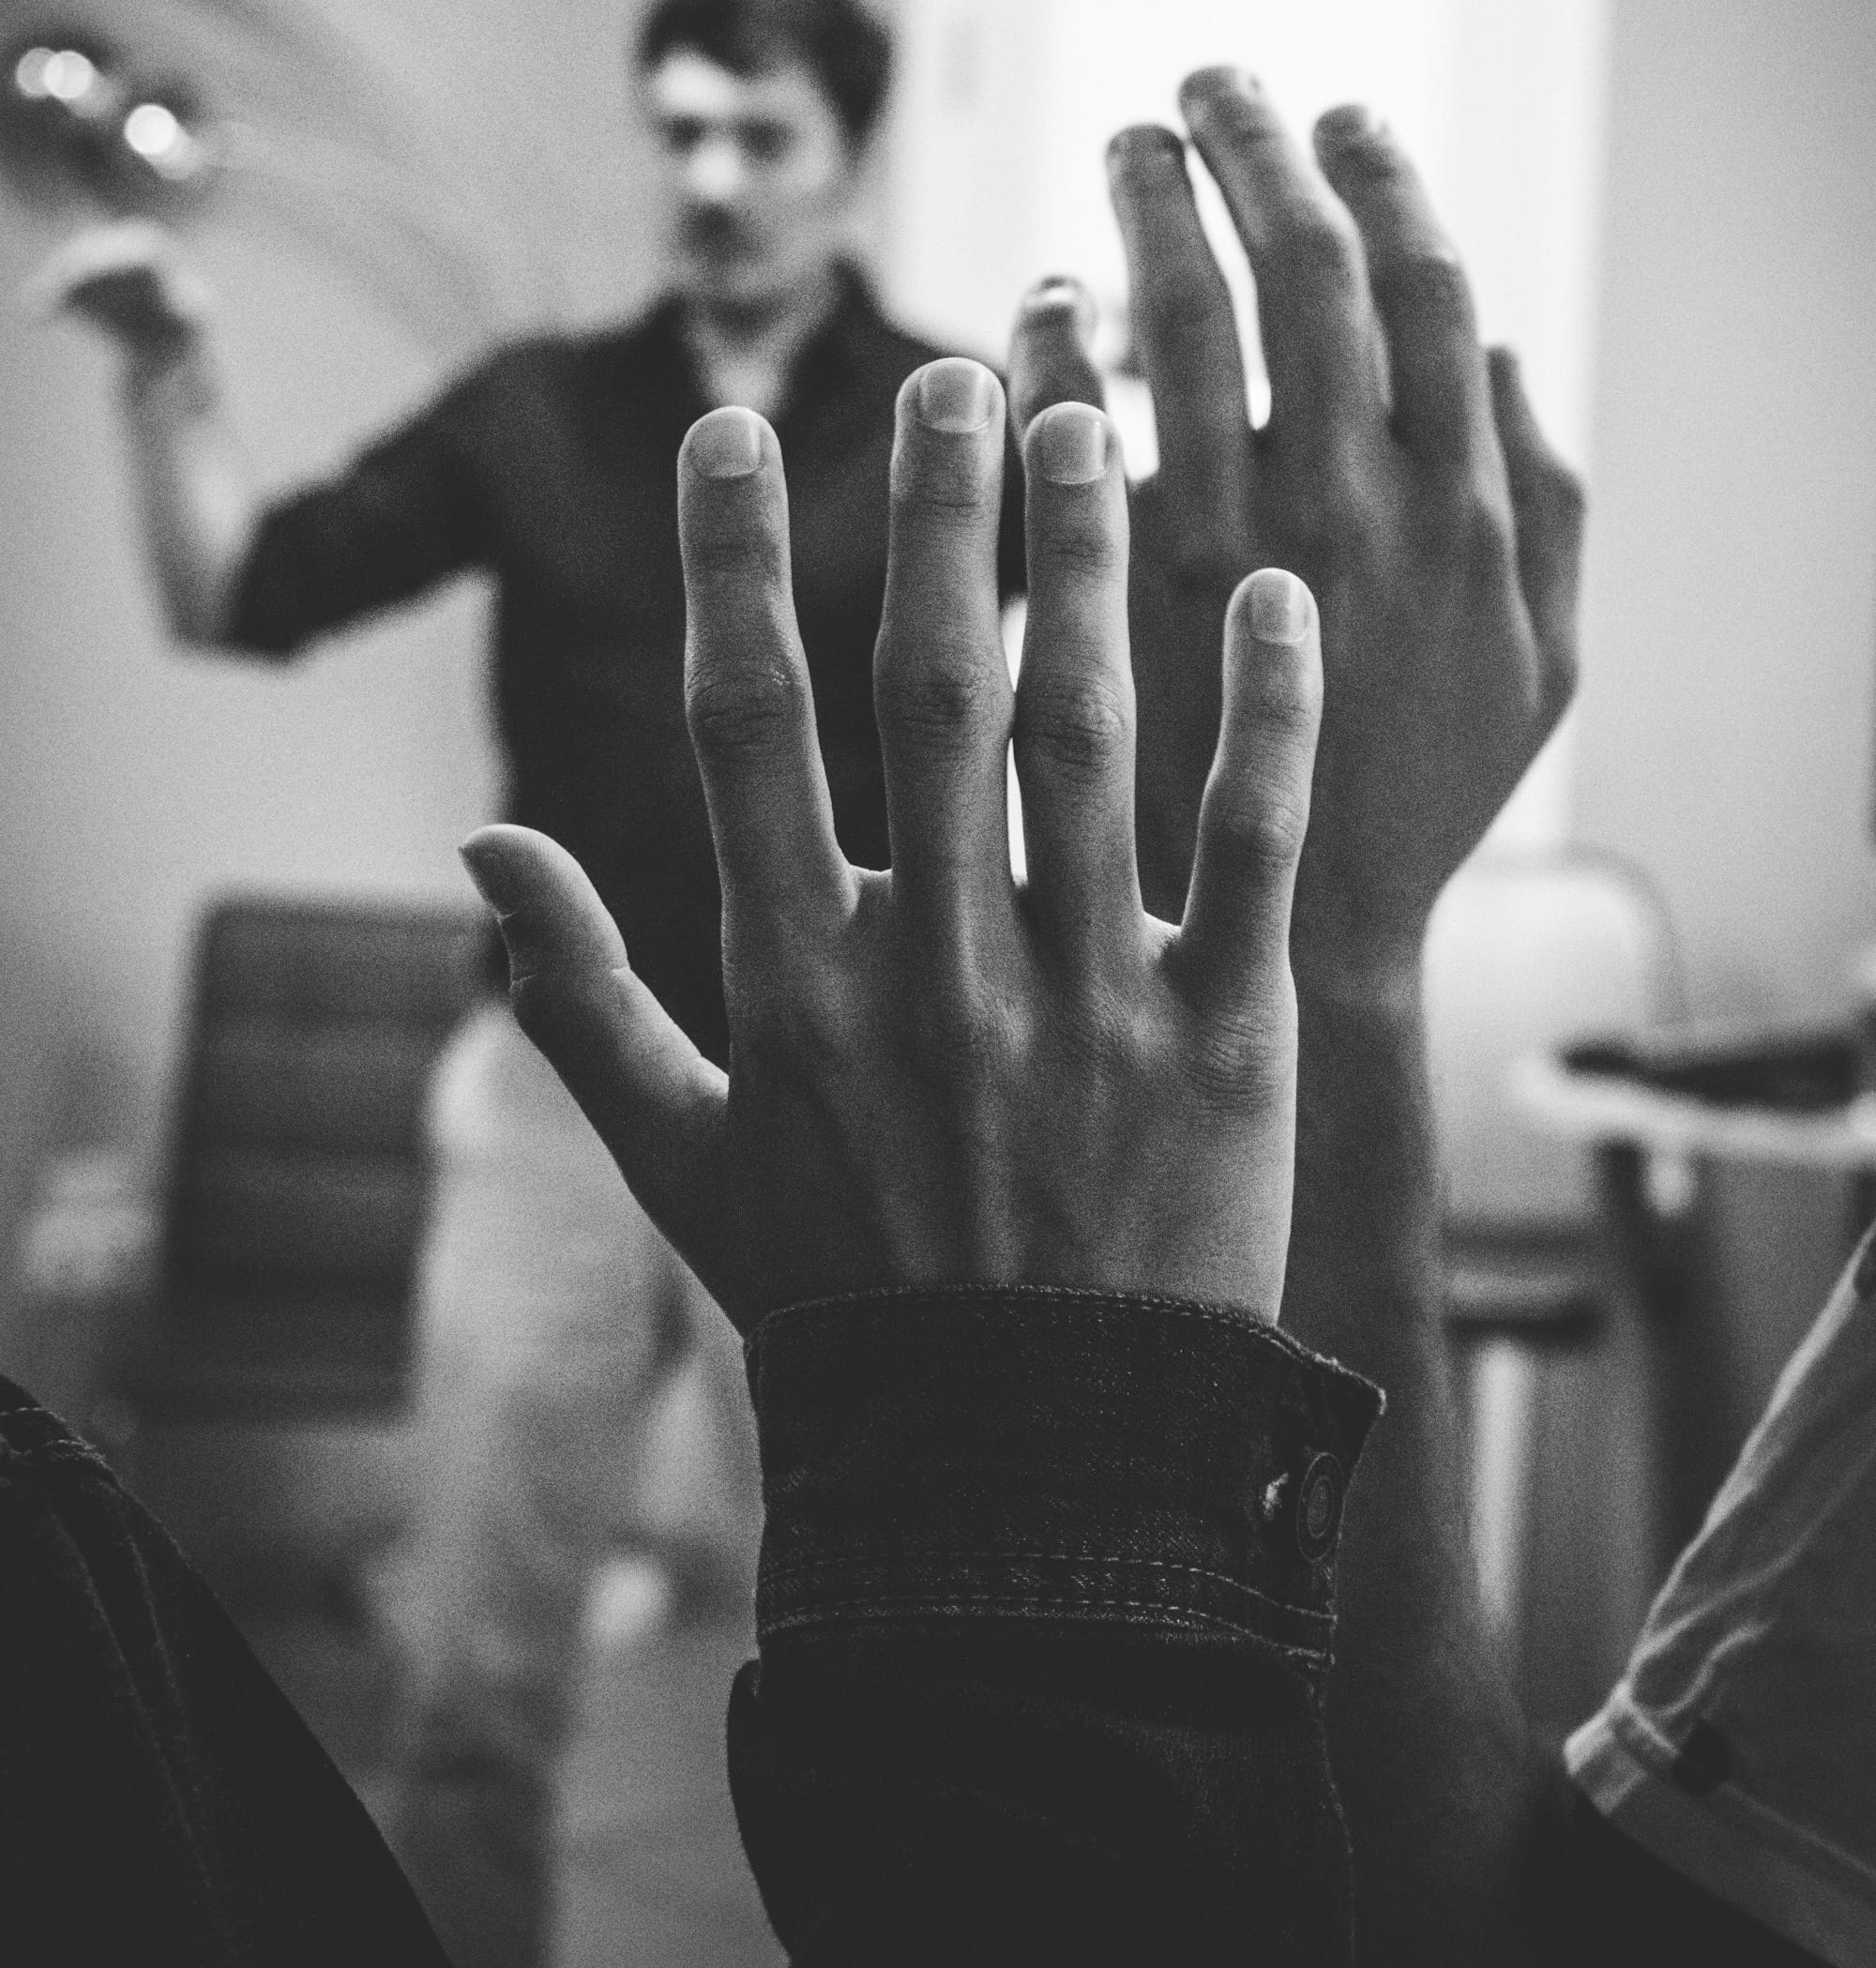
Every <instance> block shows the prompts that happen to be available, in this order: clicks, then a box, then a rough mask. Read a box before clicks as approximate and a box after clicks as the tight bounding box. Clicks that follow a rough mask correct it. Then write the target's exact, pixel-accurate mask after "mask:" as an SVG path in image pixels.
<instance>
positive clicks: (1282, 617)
mask: <svg viewBox="0 0 1876 1968" xmlns="http://www.w3.org/2000/svg"><path fill="white" fill-rule="evenodd" d="M1245 586H1246V588H1247V589H1248V592H1249V596H1250V632H1251V634H1252V635H1254V636H1255V637H1256V638H1257V639H1258V641H1259V642H1260V643H1300V642H1301V641H1302V640H1303V639H1304V637H1306V636H1307V635H1308V634H1309V589H1308V588H1306V587H1305V586H1304V585H1303V583H1301V582H1300V581H1298V580H1297V579H1296V577H1295V575H1294V574H1290V573H1286V572H1285V571H1284V570H1283V568H1259V569H1258V571H1257V572H1256V573H1255V574H1253V575H1252V576H1251V577H1250V579H1249V580H1248V582H1246V583H1245Z"/></svg>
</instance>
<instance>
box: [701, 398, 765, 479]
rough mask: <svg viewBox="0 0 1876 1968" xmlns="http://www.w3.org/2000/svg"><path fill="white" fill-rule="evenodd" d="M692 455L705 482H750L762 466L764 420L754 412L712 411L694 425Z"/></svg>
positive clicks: (735, 410)
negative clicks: (724, 479) (738, 480)
mask: <svg viewBox="0 0 1876 1968" xmlns="http://www.w3.org/2000/svg"><path fill="white" fill-rule="evenodd" d="M689 451H690V459H691V462H692V463H693V464H695V465H696V467H697V469H698V470H699V471H700V472H702V473H703V476H704V477H706V478H747V477H749V474H750V473H751V472H753V471H754V470H756V469H757V467H758V466H759V465H760V464H761V463H762V455H763V452H762V419H761V417H759V416H757V415H756V414H755V412H754V411H753V410H737V409H729V410H713V411H711V413H710V415H709V416H706V417H701V418H700V419H699V420H698V421H697V422H696V423H694V424H692V425H691V427H690V440H689Z"/></svg>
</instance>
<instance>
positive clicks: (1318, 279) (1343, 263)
mask: <svg viewBox="0 0 1876 1968" xmlns="http://www.w3.org/2000/svg"><path fill="white" fill-rule="evenodd" d="M1273 257H1274V258H1275V260H1276V261H1277V263H1278V269H1279V277H1280V278H1281V279H1284V280H1295V281H1301V282H1307V283H1308V284H1309V285H1310V286H1312V287H1327V288H1331V289H1335V290H1341V289H1344V288H1347V289H1353V288H1354V284H1355V279H1356V274H1357V271H1358V269H1359V268H1360V265H1361V244H1360V241H1359V240H1358V239H1357V238H1356V236H1355V232H1354V226H1353V224H1352V223H1351V222H1350V221H1349V220H1348V219H1347V218H1345V217H1343V216H1340V215H1339V214H1337V213H1333V212H1329V211H1325V210H1324V209H1323V208H1322V207H1320V206H1317V205H1302V206H1295V207H1293V208H1292V211H1291V213H1290V215H1289V217H1288V219H1287V220H1285V221H1284V222H1283V223H1282V224H1280V225H1279V226H1278V231H1277V235H1276V238H1275V241H1274V250H1273Z"/></svg>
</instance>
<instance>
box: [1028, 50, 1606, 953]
mask: <svg viewBox="0 0 1876 1968" xmlns="http://www.w3.org/2000/svg"><path fill="white" fill-rule="evenodd" d="M1181 106H1182V108H1183V110H1184V112H1185V115H1186V118H1187V121H1188V124H1189V126H1190V129H1191V134H1192V140H1193V142H1194V144H1196V146H1197V148H1198V151H1199V155H1200V156H1201V157H1202V158H1203V160H1204V163H1205V166H1206V168H1207V169H1208V170H1209V171H1210V173H1211V174H1212V176H1213V177H1214V178H1215V179H1216V180H1217V182H1218V187H1219V189H1220V190H1221V191H1222V192H1223V194H1224V197H1225V201H1226V203H1227V204H1228V205H1229V207H1230V210H1231V213H1232V217H1233V220H1234V221H1235V224H1236V229H1237V233H1238V236H1239V237H1240V239H1241V240H1242V241H1243V243H1244V248H1245V251H1246V253H1247V255H1248V258H1249V261H1250V266H1251V271H1252V274H1253V276H1254V277H1255V280H1256V283H1257V298H1258V320H1259V327H1260V331H1261V334H1262V337H1263V350H1264V356H1265V361H1266V365H1267V368H1268V370H1269V374H1270V387H1271V410H1270V416H1269V419H1268V421H1267V423H1266V424H1265V425H1264V426H1263V429H1262V430H1257V431H1253V430H1252V429H1251V427H1250V422H1249V416H1248V409H1247V400H1246V391H1245V379H1244V370H1243V363H1242V359H1241V356H1240V352H1239V344H1238V338H1237V332H1236V327H1235V324H1234V322H1233V315H1232V305H1231V300H1230V296H1229V294H1228V291H1227V289H1226V286H1225V282H1224V278H1223V276H1222V274H1221V273H1220V272H1219V270H1218V264H1217V262H1216V261H1215V259H1214V258H1213V255H1212V251H1211V249H1210V247H1209V245H1208V243H1207V241H1206V239H1205V235H1204V234H1203V229H1202V227H1201V224H1200V220H1199V214H1198V209H1197V206H1196V205H1195V204H1194V202H1193V196H1192V187H1191V183H1190V180H1189V179H1188V175H1187V169H1186V157H1185V146H1184V144H1182V143H1181V141H1180V140H1179V139H1178V138H1177V137H1175V136H1174V135H1173V134H1172V132H1171V131H1168V130H1164V129H1156V128H1151V127H1144V128H1140V129H1130V130H1126V131H1123V132H1122V134H1121V135H1120V136H1118V137H1117V138H1115V139H1114V142H1113V144H1112V147H1111V149H1110V152H1109V170H1110V178H1111V184H1112V194H1113V201H1114V208H1115V211H1116V213H1117V214H1118V217H1119V220H1120V226H1121V232H1122V235H1123V238H1124V241H1125V244H1126V249H1127V263H1128V269H1129V276H1130V280H1131V285H1132V322H1133V332H1134V336H1135V340H1136V343H1137V347H1138V351H1139V354H1140V356H1141V358H1142V362H1143V365H1144V368H1145V371H1146V376H1147V380H1148V383H1149V385H1150V386H1151V389H1152V392H1153V402H1154V412H1155V416H1156V418H1157V424H1158V435H1159V448H1160V464H1159V469H1158V471H1157V474H1156V475H1155V476H1154V477H1153V478H1151V479H1150V480H1148V481H1147V482H1146V483H1144V484H1143V485H1142V486H1141V487H1140V488H1138V492H1137V495H1136V498H1135V502H1134V573H1133V594H1132V611H1131V613H1132V635H1133V648H1134V674H1135V684H1136V688H1137V689H1138V692H1139V700H1140V790H1139V800H1140V853H1141V874H1142V884H1143V886H1144V889H1145V894H1146V899H1147V901H1148V904H1149V906H1152V907H1155V908H1157V909H1159V910H1161V911H1162V912H1172V911H1176V909H1177V906H1178V901H1179V898H1181V897H1182V896H1183V895H1184V893H1185V884H1186V875H1187V870H1188V866H1189V862H1190V855H1191V850H1192V842H1193V839H1194V829H1195V825H1196V821H1197V814H1198V808H1199V793H1200V788H1201V786H1202V785H1203V778H1204V773H1205V770H1206V766H1207V764H1208V762H1209V758H1210V744H1211V738H1210V734H1211V733H1212V732H1213V731H1214V730H1215V729H1216V723H1217V694H1216V691H1217V686H1216V682H1215V680H1214V671H1215V665H1214V662H1213V659H1212V656H1211V653H1210V652H1211V642H1212V639H1213V637H1214V635H1215V634H1216V626H1215V625H1216V624H1217V621H1218V614H1219V612H1220V610H1221V609H1222V607H1223V604H1224V599H1225V597H1226V596H1227V595H1228V594H1229V593H1230V592H1231V589H1232V587H1233V585H1234V583H1236V582H1237V581H1239V580H1240V579H1241V578H1242V577H1243V575H1244V574H1245V573H1246V572H1247V571H1248V570H1249V569H1250V568H1258V567H1264V566H1268V565H1272V564H1276V565H1280V566H1283V567H1287V568H1295V569H1296V570H1298V571H1299V572H1300V573H1301V574H1302V575H1303V576H1304V577H1305V578H1306V579H1307V580H1308V581H1309V583H1310V585H1311V586H1312V587H1313V588H1314V590H1315V593H1316V595H1317V597H1318V598H1319V600H1320V602H1321V604H1322V614H1323V657H1324V671H1325V682H1324V714H1323V729H1322V744H1321V749H1320V753H1319V757H1318V761H1317V767H1316V778H1315V803H1314V817H1313V819H1312V821H1311V824H1310V827H1309V845H1308V847H1307V849H1306V851H1305V854H1304V858H1303V868H1302V872H1301V875H1300V877H1299V881H1298V886H1297V896H1296V915H1297V937H1296V941H1295V946H1294V949H1295V956H1296V961H1297V964H1298V968H1299V981H1301V980H1302V976H1303V973H1304V972H1305V971H1306V970H1307V971H1313V970H1314V969H1315V968H1316V967H1317V966H1318V965H1320V966H1321V967H1322V969H1323V970H1324V972H1326V973H1329V974H1331V975H1336V976H1341V977H1344V978H1355V979H1358V978H1361V977H1364V976H1369V975H1371V974H1372V973H1373V972H1374V971H1375V970H1376V969H1377V968H1380V969H1381V970H1382V971H1384V973H1386V974H1389V975H1399V974H1400V973H1401V972H1402V970H1403V967H1404V969H1406V970H1411V969H1412V968H1413V967H1414V966H1416V965H1417V962H1418V956H1419V947H1420V940H1421V936H1422V933H1423V931H1424V930H1425V926H1426V920H1427V916H1428V914H1429V912H1430V909H1431V907H1432V903H1433V901H1434V899H1435V898H1436V897H1437V895H1438V894H1439V891H1440V889H1441V888H1442V886H1444V885H1445V882H1446V880H1447V878H1448V877H1449V876H1450V875H1451V874H1452V873H1453V871H1454V870H1456V869H1457V868H1458V867H1459V865H1460V862H1461V861H1462V860H1463V859H1464V858H1465V856H1466V855H1468V854H1469V853H1470V852H1471V850H1472V849H1473V848H1474V847H1475V845H1476V844H1477V842H1478V840H1479V839H1480V837H1481V836H1482V835H1483V833H1484V831H1485V829H1486V827H1487V825H1489V824H1490V821H1491V819H1492V817H1493V816H1494V815H1495V814H1496V813H1497V811H1498V810H1499V809H1500V807H1501V806H1502V805H1503V804H1504V802H1505V798H1506V797H1507V795H1509V794H1510V792H1511V790H1512V788H1513V787H1514V786H1515V785H1516V784H1517V782H1518V780H1519V779H1520V777H1521V775H1522V774H1523V772H1524V770H1525V768H1526V766H1527V765H1529V764H1530V763H1531V760H1532V758H1533V757H1534V756H1535V755H1536V750H1537V749H1538V747H1539V746H1540V745H1541V744H1542V742H1543V740H1544V738H1545V737H1546V736H1547V735H1548V734H1549V733H1550V732H1551V728H1552V727H1553V726H1554V725H1555V723H1556V721H1557V719H1558V718H1559V717H1560V716H1561V715H1562V713H1563V710H1564V708H1565V706H1566V704H1567V703H1568V700H1569V697H1570V693H1571V690H1572V688H1573V685H1574V679H1575V672H1576V659H1575V627H1574V624H1575V607H1576V587H1577V558H1578V551H1579V546H1580V540H1581V519H1582V504H1581V493H1580V492H1579V490H1578V488H1577V485H1576V483H1575V481H1574V479H1573V478H1572V477H1571V476H1570V474H1569V473H1568V472H1567V471H1566V469H1565V468H1564V467H1563V466H1562V465H1561V464H1560V463H1559V462H1557V460H1556V459H1555V457H1554V456H1553V455H1552V454H1551V451H1550V450H1549V449H1548V447H1546V445H1545V443H1544V440H1543V438H1542V436H1541V434H1540V433H1539V431H1538V430H1537V427H1536V421H1535V419H1534V418H1533V416H1532V415H1531V411H1530V408H1529V406H1528V404H1527V403H1526V401H1525V399H1524V395H1523V391H1522V389H1521V387H1520V383H1519V379H1518V372H1517V369H1516V366H1515V364H1514V363H1513V361H1512V359H1511V357H1510V356H1508V355H1507V354H1505V353H1504V352H1503V351H1494V352H1493V353H1492V354H1491V356H1490V357H1489V358H1488V356H1487V355H1486V353H1485V352H1484V351H1483V350H1482V349H1481V347H1480V345H1479V341H1478V337H1477V332H1476V328H1475V322H1474V315H1473V306H1472V299H1471V295H1470V293H1469V290H1468V288H1467V285H1466V280H1465V277H1464V274H1463V272H1462V271H1461V269H1460V265H1459V262H1458V260H1457V258H1456V256H1455V254H1454V251H1453V249H1452V246H1451V244H1450V243H1449V241H1448V240H1447V239H1446V237H1445V234H1444V233H1443V232H1442V230H1441V228H1440V226H1439V222H1438V220H1436V218H1435V217H1434V215H1433V212H1432V208H1431V206H1430V203H1429V201H1428V199H1427V196H1426V193H1425V191H1424V189H1423V188H1422V186H1421V184H1420V182H1419V179H1418V177H1417V176H1416V175H1415V172H1414V169H1413V167H1412V165H1411V164H1410V163H1409V162H1408V160H1407V159H1406V158H1405V156H1404V155H1403V154H1402V153H1401V151H1400V150H1399V146H1398V145H1397V144H1395V143H1394V141H1393V139H1392V138H1391V136H1389V134H1388V133H1387V132H1386V130H1385V129H1383V128H1381V127H1380V126H1379V125H1378V124H1376V123H1375V122H1374V121H1373V120H1372V118H1371V117H1369V114H1367V113H1366V112H1365V111H1362V110H1359V109H1339V110H1333V111H1331V112H1330V113H1329V114H1327V115H1325V116H1324V117H1323V119H1322V120H1321V121H1320V122H1319V123H1318V124H1317V126H1316V131H1315V149H1316V156H1317V159H1318V160H1319V161H1320V165H1321V170H1320V172H1318V171H1317V170H1316V169H1315V168H1313V167H1312V166H1311V164H1310V162H1309V159H1307V158H1306V157H1305V156H1304V155H1303V154H1302V152H1301V151H1300V150H1299V149H1298V148H1297V146H1296V145H1295V144H1294V143H1293V142H1292V140H1291V139H1290V137H1289V135H1288V134H1287V133H1286V131H1285V130H1284V129H1283V127H1282V126H1281V124H1280V123H1279V122H1278V119H1277V117H1276V114H1275V113H1274V111H1273V110H1272V109H1271V107H1270V104H1269V103H1268V101H1267V100H1266V99H1265V98H1264V97H1263V93H1262V91H1261V90H1260V89H1259V87H1258V85H1257V84H1256V83H1254V82H1253V81H1251V80H1250V79H1249V78H1248V77H1247V76H1245V75H1243V74H1242V73H1240V72H1239V71H1237V70H1234V69H1228V68H1215V69H1208V70H1205V71H1203V72H1202V73H1200V74H1198V75H1195V76H1193V77H1192V78H1190V80H1189V81H1188V83H1187V84H1186V86H1185V88H1184V90H1183V91H1182V94H1181ZM1077 298H1078V296H1077V295H1076V292H1075V289H1074V288H1073V286H1072V284H1071V283H1068V282H1064V281H1051V282H1048V283H1045V284H1044V286H1043V287H1041V288H1040V289H1038V290H1037V292H1036V294H1035V295H1032V297H1031V299H1030V302H1029V304H1028V306H1027V307H1026V308H1025V310H1024V311H1023V314H1022V316H1021V320H1020V321H1019V324H1018V326H1017V331H1016V338H1015V344H1014V348H1013V352H1012V359H1011V371H1012V378H1013V395H1014V398H1015V402H1016V407H1017V420H1018V424H1019V427H1021V425H1022V424H1024V423H1025V422H1026V421H1027V419H1028V418H1029V417H1030V416H1034V415H1035V414H1036V411H1037V410H1039V409H1040V408H1041V407H1043V406H1044V405H1046V404H1049V403H1052V402H1056V401H1062V400H1064V399H1067V398H1078V399H1080V400H1082V401H1093V400H1095V396H1096V393H1097V389H1098V383H1097V379H1096V377H1095V375H1094V371H1093V370H1092V369H1091V367H1090V366H1089V364H1088V361H1087V358H1086V356H1085V355H1084V354H1083V352H1082V341H1081V337H1080V335H1079V333H1078V331H1077V329H1078V322H1077V305H1076V304H1077Z"/></svg>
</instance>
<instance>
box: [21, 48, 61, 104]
mask: <svg viewBox="0 0 1876 1968" xmlns="http://www.w3.org/2000/svg"><path fill="white" fill-rule="evenodd" d="M57 58H58V57H57V56H56V55H55V54H53V51H52V50H51V49H50V48H28V49H27V50H26V52H25V53H24V54H23V55H22V56H21V57H20V59H19V60H18V61H17V62H15V63H14V64H13V86H14V87H15V88H16V89H18V90H19V92H20V94H21V95H22V96H23V97H24V98H26V100H27V101H28V102H43V101H44V100H45V99H46V98H47V97H48V96H50V95H51V94H52V90H51V89H50V88H49V87H48V86H47V83H46V70H47V69H48V68H51V67H52V65H53V62H54V61H55V60H57Z"/></svg>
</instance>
